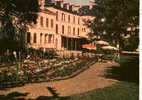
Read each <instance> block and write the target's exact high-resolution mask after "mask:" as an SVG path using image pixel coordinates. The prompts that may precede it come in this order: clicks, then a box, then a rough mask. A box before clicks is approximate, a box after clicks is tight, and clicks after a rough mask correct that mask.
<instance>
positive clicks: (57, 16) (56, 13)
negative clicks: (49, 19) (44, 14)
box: [56, 11, 58, 21]
mask: <svg viewBox="0 0 142 100" xmlns="http://www.w3.org/2000/svg"><path fill="white" fill-rule="evenodd" d="M56 20H57V21H58V11H56Z"/></svg>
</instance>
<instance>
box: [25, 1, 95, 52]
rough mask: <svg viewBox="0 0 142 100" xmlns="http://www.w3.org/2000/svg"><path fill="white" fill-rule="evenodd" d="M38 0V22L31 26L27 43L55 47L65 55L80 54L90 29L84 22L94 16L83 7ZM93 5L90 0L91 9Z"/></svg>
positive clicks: (36, 46)
mask: <svg viewBox="0 0 142 100" xmlns="http://www.w3.org/2000/svg"><path fill="white" fill-rule="evenodd" d="M39 3H40V6H41V7H40V12H39V13H38V18H37V24H34V25H33V26H32V27H29V31H28V33H27V34H26V37H27V43H28V46H29V47H32V48H35V49H43V51H46V50H47V49H48V48H53V49H55V50H57V52H60V53H62V52H64V54H65V53H80V52H81V49H82V44H83V43H84V42H85V40H86V38H88V36H87V34H88V33H89V32H90V30H89V28H87V27H86V25H84V24H85V23H84V22H85V21H87V20H91V19H93V17H92V16H89V15H84V14H81V13H80V12H79V11H78V9H79V8H80V6H75V5H70V4H69V3H64V2H63V1H57V0H39ZM92 6H93V4H92V2H90V5H89V7H90V9H91V8H92Z"/></svg>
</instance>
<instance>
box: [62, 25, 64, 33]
mask: <svg viewBox="0 0 142 100" xmlns="http://www.w3.org/2000/svg"><path fill="white" fill-rule="evenodd" d="M62 34H64V25H62Z"/></svg>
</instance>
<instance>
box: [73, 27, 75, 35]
mask: <svg viewBox="0 0 142 100" xmlns="http://www.w3.org/2000/svg"><path fill="white" fill-rule="evenodd" d="M73 35H75V27H74V28H73Z"/></svg>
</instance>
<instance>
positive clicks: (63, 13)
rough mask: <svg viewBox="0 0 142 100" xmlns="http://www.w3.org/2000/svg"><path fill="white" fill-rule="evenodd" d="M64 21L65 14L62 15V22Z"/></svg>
mask: <svg viewBox="0 0 142 100" xmlns="http://www.w3.org/2000/svg"><path fill="white" fill-rule="evenodd" d="M63 19H64V13H62V21H63Z"/></svg>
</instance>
